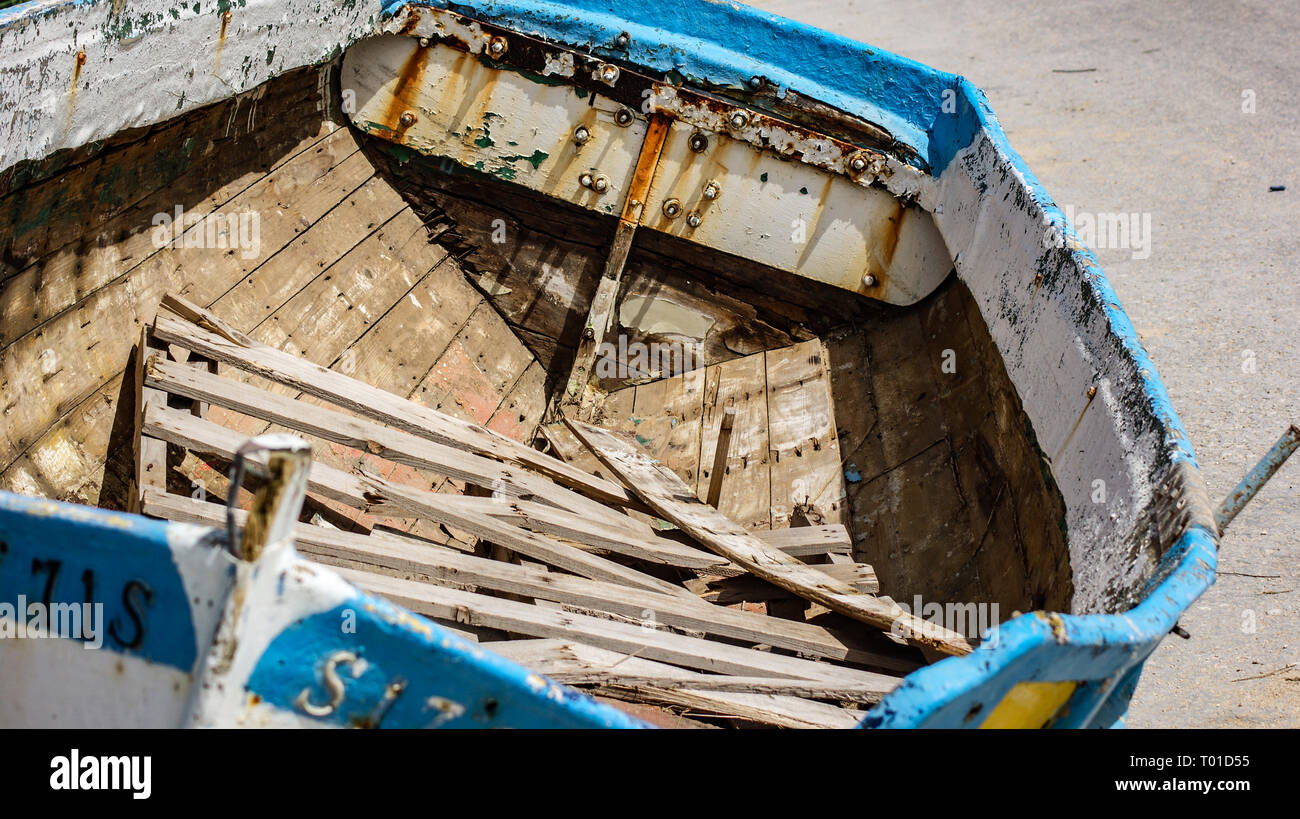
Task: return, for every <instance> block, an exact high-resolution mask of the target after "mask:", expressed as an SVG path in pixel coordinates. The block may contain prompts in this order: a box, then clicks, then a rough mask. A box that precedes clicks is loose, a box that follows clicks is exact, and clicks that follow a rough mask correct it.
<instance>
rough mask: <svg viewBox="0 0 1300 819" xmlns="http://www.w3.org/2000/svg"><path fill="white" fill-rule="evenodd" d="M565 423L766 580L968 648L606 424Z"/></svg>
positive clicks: (941, 643)
mask: <svg viewBox="0 0 1300 819" xmlns="http://www.w3.org/2000/svg"><path fill="white" fill-rule="evenodd" d="M565 423H566V424H568V425H569V428H570V429H571V430H573V432H574V434H575V435H577V436H578V438H579V439H580V440H582V441H583V443H585V444H586V445H587V446H589V447H590V448H591V450H592V451H593V452H595V453H596V456H597V457H599V458H600V459H601V460H602V461H603V462H604V463H605V465H606V466H608V467H609V468H610V469H612V470H613V471H614V472H615V473H617V474H618V475H619V476H620V477H621V478H622V479H623V480H624V481H625V482H627V484H628V485H629V486H632V487H634V489H635V491H636V493H637V494H638V495H639V496H640V497H641V499H642V500H644V501H645V502H646V504H647V505H649V506H651V507H652V508H653V509H654V510H655V511H656V512H658V513H659V514H661V515H663V516H664V517H665V518H667V519H668V520H671V521H672V522H673V523H676V524H677V525H678V526H680V527H681V529H682V531H684V532H686V533H687V534H689V535H690V536H691V537H693V538H695V539H696V540H698V541H699V542H700V544H701V545H703V546H706V547H708V548H709V549H711V550H713V551H715V552H717V553H718V554H720V555H722V556H723V557H726V558H727V559H729V560H731V561H733V562H735V563H737V564H739V565H741V566H743V567H744V568H746V569H748V570H749V571H750V572H752V573H754V574H755V575H757V576H758V577H761V578H763V579H764V580H767V581H768V582H769V583H773V584H775V585H777V586H780V587H781V588H783V589H787V590H789V591H790V592H793V593H794V594H796V595H798V596H799V597H802V598H804V599H805V600H810V601H812V602H815V603H821V604H822V605H824V606H826V607H827V608H829V609H830V610H832V611H835V612H839V613H840V614H843V615H845V616H848V617H852V618H854V619H856V620H861V621H862V622H864V623H868V624H870V625H873V626H876V627H877V628H880V629H883V630H885V631H891V630H894V629H896V628H901V629H902V630H903V631H904V634H905V636H907V637H908V638H909V639H911V640H913V641H914V642H916V643H918V644H921V645H923V646H927V647H929V648H934V649H936V650H938V651H941V652H943V653H945V654H956V655H960V654H967V653H969V652H970V650H971V646H970V643H968V642H967V641H966V638H965V637H963V636H962V635H960V634H957V633H956V632H953V631H950V630H948V629H946V628H943V627H942V626H940V625H938V624H935V623H929V622H927V621H925V620H923V619H921V618H920V617H916V616H914V615H912V614H909V613H908V612H905V611H903V610H902V608H901V607H899V606H897V605H895V606H890V605H889V604H887V603H884V602H882V601H881V600H878V599H876V598H875V597H872V596H870V595H867V594H862V593H860V592H858V591H857V590H856V589H854V588H853V587H852V586H849V585H847V584H845V583H843V582H840V581H838V580H835V579H833V578H831V577H829V576H828V575H826V574H825V573H824V572H819V571H818V570H817V569H816V568H815V567H813V566H809V565H807V564H804V563H801V562H799V561H798V560H797V559H796V558H793V557H790V556H789V555H787V554H785V553H784V552H782V551H781V550H779V549H773V548H770V547H768V546H767V545H765V544H764V543H763V542H762V541H761V540H758V539H757V538H755V537H753V536H752V535H750V534H749V533H748V532H747V531H745V530H744V529H742V528H741V527H739V526H737V525H736V524H735V523H733V522H731V521H730V520H728V519H727V518H726V517H724V516H723V515H722V514H721V513H719V512H718V511H717V510H716V509H713V508H712V507H710V506H708V505H706V504H704V503H702V502H700V501H699V499H698V498H697V497H696V496H695V493H694V491H693V490H692V489H691V488H690V487H688V486H686V485H684V484H683V483H682V482H681V479H680V478H678V477H677V476H676V475H675V474H674V473H673V472H672V471H670V470H668V469H666V468H664V467H662V466H660V465H658V464H656V463H655V462H654V461H652V460H651V459H650V458H649V457H647V456H646V455H645V453H643V452H640V451H638V450H636V449H634V448H633V447H632V446H630V445H629V444H627V443H625V442H623V441H622V440H621V439H619V438H618V437H616V436H614V435H611V434H610V433H609V432H607V431H606V430H603V429H600V428H599V427H594V426H591V425H590V424H584V423H582V422H581V421H575V420H573V419H568V418H566V419H565Z"/></svg>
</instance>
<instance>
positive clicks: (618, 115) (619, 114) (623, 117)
mask: <svg viewBox="0 0 1300 819" xmlns="http://www.w3.org/2000/svg"><path fill="white" fill-rule="evenodd" d="M632 119H633V116H632V112H631V111H629V110H628V109H626V108H620V109H618V110H617V111H615V112H614V122H615V123H617V124H619V125H624V126H626V125H631V124H632Z"/></svg>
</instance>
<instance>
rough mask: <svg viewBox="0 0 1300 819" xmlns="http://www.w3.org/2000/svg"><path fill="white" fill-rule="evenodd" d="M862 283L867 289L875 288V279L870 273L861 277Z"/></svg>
mask: <svg viewBox="0 0 1300 819" xmlns="http://www.w3.org/2000/svg"><path fill="white" fill-rule="evenodd" d="M862 283H863V284H864V285H866V286H867V287H875V286H876V277H875V276H873V275H871V274H870V273H868V274H867V275H865V276H863V277H862Z"/></svg>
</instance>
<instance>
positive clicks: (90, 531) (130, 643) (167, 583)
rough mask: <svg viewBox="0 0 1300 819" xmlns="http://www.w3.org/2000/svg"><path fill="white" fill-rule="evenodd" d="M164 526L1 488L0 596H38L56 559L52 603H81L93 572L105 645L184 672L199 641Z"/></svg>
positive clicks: (2, 599)
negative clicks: (16, 493)
mask: <svg viewBox="0 0 1300 819" xmlns="http://www.w3.org/2000/svg"><path fill="white" fill-rule="evenodd" d="M167 529H168V524H166V523H163V522H160V521H154V520H149V519H147V518H142V517H138V516H136V515H127V514H121V513H116V512H108V511H104V510H101V509H92V508H90V507H86V506H77V505H75V504H71V503H58V502H55V501H49V500H43V499H40V498H31V497H27V496H24V495H13V494H10V493H8V492H0V603H6V604H8V605H10V606H16V605H17V603H18V600H19V595H22V596H23V597H24V598H25V599H26V602H27V603H28V604H30V603H33V602H41V601H42V599H43V597H44V595H45V591H46V586H47V583H48V582H49V578H50V572H51V570H52V569H53V565H52V564H51V563H50V561H58V564H59V565H58V567H57V574H56V575H55V577H54V583H53V585H52V587H51V589H50V590H51V595H50V602H51V603H65V604H66V603H76V604H80V603H83V602H85V600H86V597H85V587H84V582H85V578H86V575H85V574H84V573H85V572H92V573H93V574H92V575H91V577H92V578H93V595H92V597H91V601H90V602H92V603H100V604H102V605H103V617H102V623H101V625H100V626H99V628H100V629H101V630H102V633H101V634H99V638H100V639H101V640H102V641H103V643H102V650H107V651H114V652H117V653H120V654H127V655H130V656H135V657H142V658H144V659H146V660H150V661H152V662H155V663H160V664H162V665H167V666H171V667H173V668H178V669H180V670H182V671H186V672H188V671H190V670H191V669H193V667H194V663H195V661H196V660H197V659H198V652H199V650H200V646H199V644H198V637H197V636H196V633H195V627H194V618H193V612H192V611H191V608H190V602H191V601H190V600H189V599H188V596H187V594H186V591H185V584H184V582H183V581H182V579H181V575H180V571H179V569H178V568H177V566H176V563H175V561H174V560H173V557H172V550H171V547H170V546H169V545H168V543H167ZM35 561H39V562H40V563H39V566H38V564H37V563H35ZM220 570H221V569H220V567H218V566H215V565H214V567H213V571H220ZM227 572H229V567H227ZM221 603H222V601H220V600H217V601H213V605H221ZM204 640H205V645H204V646H202V648H203V649H206V648H207V646H206V636H205V637H204Z"/></svg>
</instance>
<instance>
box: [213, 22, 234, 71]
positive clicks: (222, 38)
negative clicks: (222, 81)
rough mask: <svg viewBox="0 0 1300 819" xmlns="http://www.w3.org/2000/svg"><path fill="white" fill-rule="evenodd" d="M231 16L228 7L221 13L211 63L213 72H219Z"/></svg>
mask: <svg viewBox="0 0 1300 819" xmlns="http://www.w3.org/2000/svg"><path fill="white" fill-rule="evenodd" d="M231 16H232V15H231V13H230V9H226V10H225V11H223V12H222V13H221V32H220V33H219V34H217V56H216V58H215V60H214V61H213V63H212V73H213V74H220V73H221V52H223V51H224V50H225V48H226V31H227V29H229V27H230V18H231Z"/></svg>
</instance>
